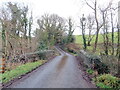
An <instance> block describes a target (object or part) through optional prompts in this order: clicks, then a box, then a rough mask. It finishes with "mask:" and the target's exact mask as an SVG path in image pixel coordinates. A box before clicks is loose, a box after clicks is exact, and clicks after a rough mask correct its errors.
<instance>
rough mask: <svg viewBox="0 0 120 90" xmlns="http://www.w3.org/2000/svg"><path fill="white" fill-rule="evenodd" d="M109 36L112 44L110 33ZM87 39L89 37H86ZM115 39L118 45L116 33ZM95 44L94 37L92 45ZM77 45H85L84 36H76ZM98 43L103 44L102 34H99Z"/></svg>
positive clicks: (115, 34)
mask: <svg viewBox="0 0 120 90" xmlns="http://www.w3.org/2000/svg"><path fill="white" fill-rule="evenodd" d="M108 35H109V40H110V42H111V33H109V34H108ZM86 37H88V35H86ZM114 39H115V43H117V32H115V33H114ZM94 42H95V36H94V37H93V40H92V41H91V44H94ZM75 43H78V44H83V39H82V35H75ZM98 43H103V36H102V34H99V39H98Z"/></svg>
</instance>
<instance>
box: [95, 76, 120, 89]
mask: <svg viewBox="0 0 120 90" xmlns="http://www.w3.org/2000/svg"><path fill="white" fill-rule="evenodd" d="M93 80H94V82H95V83H96V85H97V86H98V87H100V88H120V79H119V78H117V77H114V76H112V75H110V74H103V75H100V76H98V77H96V78H94V79H93Z"/></svg>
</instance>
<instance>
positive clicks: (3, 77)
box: [0, 60, 46, 83]
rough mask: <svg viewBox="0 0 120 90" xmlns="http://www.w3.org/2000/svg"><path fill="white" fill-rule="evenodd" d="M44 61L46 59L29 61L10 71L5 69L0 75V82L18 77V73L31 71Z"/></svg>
mask: <svg viewBox="0 0 120 90" xmlns="http://www.w3.org/2000/svg"><path fill="white" fill-rule="evenodd" d="M45 62H46V60H39V61H36V62H30V63H26V64H24V65H21V66H18V67H17V68H15V69H13V70H11V71H6V72H5V73H3V74H1V75H0V76H1V77H0V78H1V79H0V82H2V83H7V82H9V81H10V80H12V79H14V78H17V77H19V76H20V75H23V74H26V73H28V72H30V71H32V70H33V69H35V68H36V67H38V66H40V65H42V64H43V63H45Z"/></svg>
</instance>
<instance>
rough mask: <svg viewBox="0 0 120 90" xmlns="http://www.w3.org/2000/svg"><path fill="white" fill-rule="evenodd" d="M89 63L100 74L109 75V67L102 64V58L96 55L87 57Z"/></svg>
mask: <svg viewBox="0 0 120 90" xmlns="http://www.w3.org/2000/svg"><path fill="white" fill-rule="evenodd" d="M87 57H88V60H89V62H90V63H91V64H92V65H93V67H92V68H93V69H94V70H97V71H98V74H103V73H109V72H110V70H109V68H108V66H107V65H106V64H105V63H103V62H101V58H100V57H98V56H96V55H87Z"/></svg>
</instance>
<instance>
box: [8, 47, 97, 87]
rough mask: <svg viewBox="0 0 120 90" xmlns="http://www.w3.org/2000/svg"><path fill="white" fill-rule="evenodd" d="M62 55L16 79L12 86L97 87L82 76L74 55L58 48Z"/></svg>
mask: <svg viewBox="0 0 120 90" xmlns="http://www.w3.org/2000/svg"><path fill="white" fill-rule="evenodd" d="M56 49H57V50H58V51H59V52H60V53H61V55H60V56H57V57H55V58H54V59H53V60H51V61H49V62H48V63H46V64H45V65H43V66H41V67H39V68H38V69H37V70H36V71H35V72H34V73H32V74H30V75H29V76H26V77H23V78H22V79H20V80H18V81H16V82H15V83H13V84H12V85H10V86H9V87H10V88H95V86H94V85H92V84H91V83H89V82H87V81H86V80H85V79H83V77H82V73H83V72H82V71H81V70H80V69H79V67H78V63H77V61H76V59H75V57H74V56H72V55H70V54H68V53H66V52H64V51H62V50H61V49H60V48H56Z"/></svg>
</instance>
